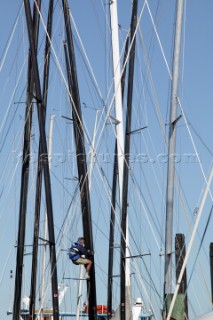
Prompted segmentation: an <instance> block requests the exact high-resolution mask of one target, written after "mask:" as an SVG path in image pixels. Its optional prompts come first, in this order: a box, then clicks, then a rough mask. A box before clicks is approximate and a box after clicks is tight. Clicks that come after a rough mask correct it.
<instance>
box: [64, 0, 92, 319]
mask: <svg viewBox="0 0 213 320" xmlns="http://www.w3.org/2000/svg"><path fill="white" fill-rule="evenodd" d="M62 4H63V11H64V21H65V28H66V36H67V45H66V44H64V49H65V60H66V68H67V78H68V85H69V94H70V104H71V107H72V117H73V125H74V137H75V145H76V158H77V168H78V178H79V186H80V198H81V210H82V222H83V232H84V237H85V242H86V247H87V248H89V249H90V250H91V251H92V252H94V248H93V237H92V216H91V204H90V194H89V179H88V169H87V162H86V153H85V142H84V132H83V124H82V112H81V104H80V95H79V87H78V79H77V70H76V62H75V53H74V45H73V37H72V29H71V23H70V18H69V7H68V3H67V0H62ZM67 49H68V50H67ZM87 287H88V295H89V297H88V300H89V319H90V320H93V319H96V283H95V263H94V259H93V264H92V269H91V271H90V281H89V282H87Z"/></svg>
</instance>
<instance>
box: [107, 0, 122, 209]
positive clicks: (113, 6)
mask: <svg viewBox="0 0 213 320" xmlns="http://www.w3.org/2000/svg"><path fill="white" fill-rule="evenodd" d="M110 21H111V40H112V62H113V75H114V92H115V93H114V96H115V116H116V120H117V124H116V138H117V153H118V155H117V156H118V160H117V161H118V181H119V189H120V190H119V199H120V209H121V206H122V192H123V166H124V130H123V111H122V94H121V70H120V50H119V36H118V13H117V0H113V1H110Z"/></svg>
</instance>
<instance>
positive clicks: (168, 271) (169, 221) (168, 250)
mask: <svg viewBox="0 0 213 320" xmlns="http://www.w3.org/2000/svg"><path fill="white" fill-rule="evenodd" d="M183 8H184V0H177V8H176V28H175V42H174V52H173V68H172V85H171V98H170V123H169V139H168V167H167V190H166V229H165V271H164V272H165V280H164V299H165V301H164V311H165V313H167V312H168V309H169V305H167V301H168V304H169V300H170V299H171V297H172V254H173V252H174V250H173V248H172V243H173V206H174V205H173V202H174V201H173V199H174V177H175V161H174V159H173V155H174V154H175V148H176V125H177V122H178V120H179V118H180V117H178V116H177V103H178V100H177V99H178V78H179V64H180V49H181V33H182V20H183ZM167 299H168V300H167Z"/></svg>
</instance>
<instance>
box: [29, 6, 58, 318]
mask: <svg viewBox="0 0 213 320" xmlns="http://www.w3.org/2000/svg"><path fill="white" fill-rule="evenodd" d="M53 3H54V1H53V0H50V2H49V10H48V20H47V34H48V35H46V44H45V55H44V57H45V58H44V59H45V61H44V76H43V97H44V98H43V106H44V117H45V119H46V105H47V91H48V82H49V67H50V41H49V38H51V33H52V16H53ZM41 189H42V161H41V141H40V140H39V152H38V168H37V180H36V198H35V199H36V200H35V219H34V238H33V256H32V273H31V289H30V308H29V314H30V315H31V316H32V318H33V319H34V317H35V316H34V313H35V292H36V277H37V256H38V237H39V224H40V204H41ZM45 216H46V214H45ZM45 221H47V220H45ZM45 227H46V228H47V226H45ZM44 239H45V240H46V236H44ZM45 251H46V242H45V243H44V250H43V254H44V252H45ZM42 275H43V273H42ZM42 285H43V286H44V283H43V278H42Z"/></svg>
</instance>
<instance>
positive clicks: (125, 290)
mask: <svg viewBox="0 0 213 320" xmlns="http://www.w3.org/2000/svg"><path fill="white" fill-rule="evenodd" d="M137 7H138V0H134V1H133V8H132V18H131V31H130V43H131V42H132V39H133V37H134V33H135V30H136V25H137ZM135 43H136V37H134V40H133V44H132V47H131V52H130V58H129V73H128V92H127V114H126V130H125V153H124V155H125V163H124V173H123V199H122V200H123V203H122V217H121V262H120V267H121V278H120V298H121V303H120V306H121V308H120V311H121V313H120V314H121V317H120V318H121V320H126V319H127V318H128V319H129V314H127V312H126V311H127V305H129V304H130V301H127V299H128V300H130V283H127V275H126V271H127V270H126V268H127V265H126V252H127V244H126V239H127V232H128V230H127V206H128V201H127V200H128V181H129V153H130V135H131V118H132V96H133V80H134V79H133V78H134V62H135ZM128 271H130V270H128ZM128 282H129V281H128Z"/></svg>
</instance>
